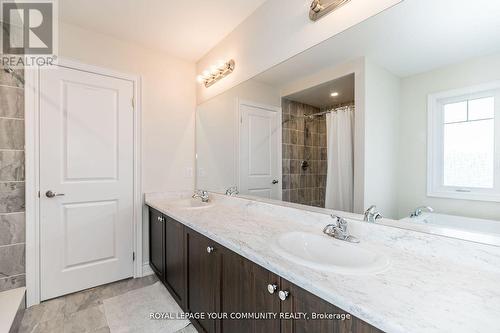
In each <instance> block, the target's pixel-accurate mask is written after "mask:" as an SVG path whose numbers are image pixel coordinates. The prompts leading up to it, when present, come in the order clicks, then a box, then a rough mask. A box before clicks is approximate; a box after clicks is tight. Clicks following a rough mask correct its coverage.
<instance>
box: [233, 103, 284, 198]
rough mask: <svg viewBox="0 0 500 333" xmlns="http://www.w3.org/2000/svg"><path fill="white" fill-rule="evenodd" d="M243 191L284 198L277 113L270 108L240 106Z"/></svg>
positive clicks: (256, 194)
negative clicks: (281, 181)
mask: <svg viewBox="0 0 500 333" xmlns="http://www.w3.org/2000/svg"><path fill="white" fill-rule="evenodd" d="M240 116H241V117H240V163H239V166H240V186H239V191H240V193H241V194H249V195H254V196H259V197H264V198H269V199H281V183H280V182H279V180H280V179H281V173H280V172H279V171H280V170H279V164H278V161H279V159H281V156H279V149H278V147H279V146H278V145H279V144H280V140H278V137H279V135H280V134H281V131H280V128H281V127H280V124H279V122H278V112H277V111H276V110H273V109H271V108H269V109H267V108H264V107H257V106H252V105H247V104H241V105H240Z"/></svg>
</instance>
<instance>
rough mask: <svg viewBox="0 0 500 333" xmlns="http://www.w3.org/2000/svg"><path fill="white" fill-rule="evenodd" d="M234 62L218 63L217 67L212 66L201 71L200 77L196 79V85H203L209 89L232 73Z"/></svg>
mask: <svg viewBox="0 0 500 333" xmlns="http://www.w3.org/2000/svg"><path fill="white" fill-rule="evenodd" d="M234 66H235V62H234V60H232V59H231V60H229V61H228V62H224V61H219V62H217V65H213V66H211V67H210V69H206V70H204V71H203V73H202V74H201V75H198V77H196V80H197V81H198V83H203V84H204V85H205V87H206V88H208V87H210V86H211V85H213V84H214V83H216V82H217V81H219V80H220V79H222V78H224V77H226V76H228V75H229V74H231V73H232V72H233V71H234Z"/></svg>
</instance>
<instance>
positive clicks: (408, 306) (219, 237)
mask: <svg viewBox="0 0 500 333" xmlns="http://www.w3.org/2000/svg"><path fill="white" fill-rule="evenodd" d="M179 197H186V194H182V195H180V196H175V195H173V194H168V195H162V194H151V195H146V198H145V202H146V204H147V205H149V206H151V207H153V208H155V209H157V210H159V211H161V212H163V213H165V214H167V215H169V216H170V217H172V218H174V219H176V220H178V221H179V222H181V223H183V224H185V225H186V226H188V227H189V228H191V229H193V230H195V231H197V232H200V233H201V234H204V235H205V236H207V237H209V238H211V239H212V240H214V241H216V242H218V243H219V244H221V245H223V246H225V247H227V248H228V249H230V250H232V251H234V252H236V253H238V254H240V255H242V256H243V257H245V258H247V259H250V260H252V261H253V262H255V263H257V264H259V265H261V266H262V267H264V268H266V269H268V270H270V271H272V272H273V273H275V274H278V275H280V276H281V277H283V278H285V279H287V280H289V281H290V282H292V283H294V284H296V285H298V286H300V287H302V288H303V289H305V290H307V291H309V292H311V293H313V294H315V295H316V296H318V297H321V298H322V299H324V300H326V301H328V302H330V303H332V304H334V305H335V306H337V307H339V308H341V309H343V310H345V311H348V312H350V313H351V314H352V315H354V316H356V317H358V318H360V319H362V320H364V321H366V322H367V323H369V324H371V325H373V326H375V327H377V328H379V329H381V330H383V331H385V332H387V333H411V332H425V333H432V332H439V333H441V332H453V333H459V332H464V333H473V332H478V333H484V332H488V333H490V332H500V320H499V319H498V318H499V314H500V282H499V281H500V247H496V246H489V245H483V244H477V243H472V242H467V241H462V240H457V239H452V238H446V237H441V236H435V235H429V234H424V233H419V232H415V231H410V230H403V229H398V228H392V227H388V226H384V225H378V224H369V223H365V222H359V221H356V220H352V219H348V221H349V231H350V233H351V234H352V235H354V236H356V237H358V238H359V239H360V240H361V243H360V245H361V246H363V247H365V248H369V249H373V250H374V251H378V252H380V253H384V254H385V255H386V256H388V257H389V258H390V261H391V265H390V267H389V268H388V269H387V270H385V271H383V272H382V273H377V274H372V275H344V274H337V273H332V272H324V271H320V270H315V269H311V268H308V267H304V266H301V265H298V264H297V263H294V262H293V261H289V260H287V259H285V258H283V257H281V256H279V255H278V254H276V253H275V252H273V251H272V249H271V246H272V244H273V242H275V240H276V238H277V237H278V236H279V235H281V234H283V233H285V232H288V231H303V232H308V233H314V234H317V235H322V230H323V227H324V226H325V225H326V224H328V223H331V218H330V217H329V216H328V215H326V214H321V213H318V212H314V211H305V210H301V209H297V208H294V207H286V206H277V205H273V204H269V203H264V202H257V201H252V200H248V199H243V198H232V197H226V196H222V195H217V194H211V202H212V205H211V207H209V208H204V209H186V208H183V207H180V206H178V205H176V203H175V201H176V200H178V199H179ZM347 216H349V215H347ZM325 237H327V236H325ZM332 241H334V240H332ZM325 255H328V254H325Z"/></svg>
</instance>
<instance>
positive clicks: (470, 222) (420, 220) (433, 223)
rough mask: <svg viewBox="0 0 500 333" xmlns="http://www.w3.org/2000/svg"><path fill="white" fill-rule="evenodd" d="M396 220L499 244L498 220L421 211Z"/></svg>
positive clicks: (429, 230)
mask: <svg viewBox="0 0 500 333" xmlns="http://www.w3.org/2000/svg"><path fill="white" fill-rule="evenodd" d="M398 222H401V223H403V224H405V225H406V226H408V228H410V229H413V230H417V231H423V232H431V233H434V232H436V231H439V232H438V234H441V235H443V236H449V237H456V238H461V239H466V240H471V241H475V242H480V243H486V244H495V245H500V221H494V220H485V219H476V218H470V217H463V216H455V215H446V214H438V213H423V214H422V215H420V216H418V217H414V218H411V217H405V218H403V219H401V220H399V221H398Z"/></svg>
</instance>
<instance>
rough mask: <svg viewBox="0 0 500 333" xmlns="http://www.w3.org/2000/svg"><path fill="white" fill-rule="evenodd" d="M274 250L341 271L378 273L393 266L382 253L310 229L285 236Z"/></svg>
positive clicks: (306, 263)
mask: <svg viewBox="0 0 500 333" xmlns="http://www.w3.org/2000/svg"><path fill="white" fill-rule="evenodd" d="M272 248H273V250H274V251H275V252H276V253H277V254H279V255H280V256H282V257H285V258H287V259H289V260H291V261H293V262H296V263H298V264H300V265H303V266H306V267H310V268H313V269H317V270H321V271H328V272H334V273H339V274H355V275H363V274H376V273H380V272H382V271H384V270H385V269H387V268H388V267H389V259H388V258H387V257H386V256H385V255H383V254H380V253H377V252H374V251H372V250H368V249H366V248H363V245H362V243H360V244H352V243H349V242H345V241H341V240H338V239H334V238H332V237H328V236H326V235H325V236H323V235H315V234H311V233H306V232H288V233H286V234H283V235H281V236H280V237H279V238H278V239H277V241H276V243H275V244H273V247H272Z"/></svg>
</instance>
